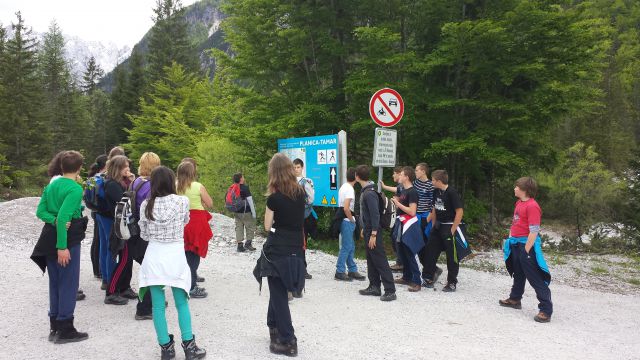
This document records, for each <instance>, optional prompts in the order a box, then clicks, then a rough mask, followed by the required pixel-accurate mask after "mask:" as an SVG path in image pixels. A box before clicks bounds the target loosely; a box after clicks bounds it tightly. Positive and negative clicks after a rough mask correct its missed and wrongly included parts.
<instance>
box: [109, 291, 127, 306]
mask: <svg viewBox="0 0 640 360" xmlns="http://www.w3.org/2000/svg"><path fill="white" fill-rule="evenodd" d="M104 303H105V304H107V305H127V304H128V303H129V299H127V298H123V297H122V296H120V295H118V294H111V295H107V296H105V298H104Z"/></svg>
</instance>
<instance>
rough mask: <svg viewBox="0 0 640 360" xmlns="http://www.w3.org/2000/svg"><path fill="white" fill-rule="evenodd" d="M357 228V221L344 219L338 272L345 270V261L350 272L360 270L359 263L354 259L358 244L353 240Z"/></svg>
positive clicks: (341, 228)
mask: <svg viewBox="0 0 640 360" xmlns="http://www.w3.org/2000/svg"><path fill="white" fill-rule="evenodd" d="M355 229H356V223H352V222H351V221H342V224H341V225H340V238H341V244H340V252H339V253H338V263H337V264H336V272H339V273H344V272H345V262H346V264H347V267H348V268H349V272H356V271H358V265H356V262H355V261H353V255H354V254H355V252H356V244H355V242H354V240H353V232H354V231H355Z"/></svg>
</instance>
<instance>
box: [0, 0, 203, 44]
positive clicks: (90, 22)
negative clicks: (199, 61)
mask: <svg viewBox="0 0 640 360" xmlns="http://www.w3.org/2000/svg"><path fill="white" fill-rule="evenodd" d="M196 1H197V0H182V5H183V6H185V7H186V6H188V5H191V4H193V3H194V2H196ZM155 5H156V0H107V1H104V0H102V1H96V0H0V23H2V26H4V27H7V26H9V25H10V24H11V23H12V22H16V16H15V13H16V12H17V11H20V12H21V13H22V18H23V19H24V21H25V24H26V25H27V26H30V27H32V28H33V30H34V31H36V32H46V31H47V29H48V28H49V25H50V24H51V21H52V20H54V19H55V20H56V22H57V23H58V26H60V28H61V29H62V32H63V33H64V34H66V35H74V36H78V37H79V38H81V39H83V40H98V41H102V42H104V43H108V42H113V43H115V44H117V45H118V46H119V47H122V46H125V45H126V46H129V47H131V48H132V47H133V45H135V44H136V43H137V42H138V41H139V40H140V39H141V38H142V36H144V34H145V33H146V32H147V30H149V28H150V27H151V25H152V24H153V20H152V19H151V17H152V15H153V8H154V7H155Z"/></svg>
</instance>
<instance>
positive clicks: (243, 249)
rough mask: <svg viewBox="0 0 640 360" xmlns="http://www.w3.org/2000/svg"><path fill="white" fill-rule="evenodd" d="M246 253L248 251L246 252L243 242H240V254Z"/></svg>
mask: <svg viewBox="0 0 640 360" xmlns="http://www.w3.org/2000/svg"><path fill="white" fill-rule="evenodd" d="M245 251H246V250H245V248H244V245H243V244H242V243H241V242H240V243H238V252H245Z"/></svg>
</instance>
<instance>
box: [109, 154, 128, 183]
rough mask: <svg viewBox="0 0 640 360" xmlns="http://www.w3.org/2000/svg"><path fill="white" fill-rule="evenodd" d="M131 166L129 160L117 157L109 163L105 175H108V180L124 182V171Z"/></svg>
mask: <svg viewBox="0 0 640 360" xmlns="http://www.w3.org/2000/svg"><path fill="white" fill-rule="evenodd" d="M127 166H129V159H127V157H126V156H124V155H116V156H114V157H112V158H111V159H109V161H107V168H106V170H105V173H106V174H107V179H111V180H115V181H122V180H123V179H124V177H123V176H122V170H123V169H124V168H126V167H127Z"/></svg>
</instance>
